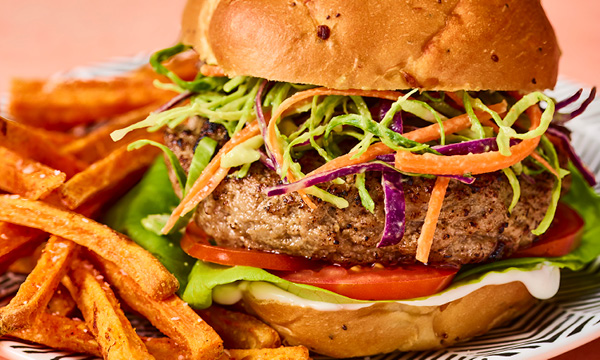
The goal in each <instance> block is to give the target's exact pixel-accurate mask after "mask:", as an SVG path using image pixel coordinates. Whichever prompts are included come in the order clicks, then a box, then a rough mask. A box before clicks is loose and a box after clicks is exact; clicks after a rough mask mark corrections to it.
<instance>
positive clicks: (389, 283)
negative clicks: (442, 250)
mask: <svg viewBox="0 0 600 360" xmlns="http://www.w3.org/2000/svg"><path fill="white" fill-rule="evenodd" d="M457 272H458V269H455V268H434V267H431V266H425V265H406V266H398V267H353V268H350V269H345V268H343V267H340V266H333V265H330V266H325V267H323V268H322V269H320V270H316V271H315V270H301V271H296V272H287V273H281V272H277V273H276V275H277V276H279V277H282V278H284V279H286V280H289V281H293V282H296V283H302V284H308V285H313V286H316V287H320V288H322V289H327V290H330V291H333V292H335V293H337V294H340V295H344V296H347V297H350V298H353V299H358V300H403V299H412V298H416V297H421V296H428V295H433V294H435V293H437V292H440V291H442V290H443V289H445V288H446V287H447V286H448V285H449V284H450V282H451V281H452V279H453V278H454V275H456V273H457Z"/></svg>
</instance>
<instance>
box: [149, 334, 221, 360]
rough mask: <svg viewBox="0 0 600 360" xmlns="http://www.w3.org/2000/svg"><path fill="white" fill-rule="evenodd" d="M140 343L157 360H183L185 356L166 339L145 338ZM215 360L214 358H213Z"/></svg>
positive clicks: (173, 343) (179, 348)
mask: <svg viewBox="0 0 600 360" xmlns="http://www.w3.org/2000/svg"><path fill="white" fill-rule="evenodd" d="M142 341H143V342H144V344H145V345H146V348H147V349H148V351H149V352H150V354H152V356H154V357H155V358H156V359H157V360H183V359H185V356H184V355H182V353H183V352H182V350H181V347H180V346H177V345H176V343H175V341H173V340H172V339H169V338H167V337H160V338H145V337H142ZM213 359H216V358H213Z"/></svg>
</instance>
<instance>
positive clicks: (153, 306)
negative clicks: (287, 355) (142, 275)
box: [97, 258, 223, 360]
mask: <svg viewBox="0 0 600 360" xmlns="http://www.w3.org/2000/svg"><path fill="white" fill-rule="evenodd" d="M97 260H98V263H99V265H100V268H101V270H102V272H103V273H104V274H105V276H106V277H107V279H108V281H109V282H110V283H111V284H112V285H113V286H114V287H115V288H116V289H117V293H118V294H119V295H120V296H121V298H122V299H123V301H125V302H126V303H127V304H128V305H129V306H131V308H132V309H133V310H135V311H137V312H139V313H140V314H142V315H144V316H145V317H146V318H147V319H148V320H150V322H151V323H152V325H154V326H155V327H156V328H157V329H158V330H160V331H161V332H162V333H164V334H165V335H167V336H168V337H170V338H171V339H173V341H175V343H177V344H179V345H180V346H181V347H182V348H183V349H184V350H185V352H184V353H185V354H186V355H187V358H189V359H207V360H208V359H215V358H216V357H218V356H219V355H220V354H221V352H222V351H223V342H222V341H221V338H219V335H217V333H216V332H215V331H214V330H213V329H212V328H211V327H210V326H208V324H206V322H204V320H202V319H201V318H200V316H198V314H196V313H195V312H194V310H192V309H191V308H190V307H189V306H188V305H187V304H186V303H184V302H183V301H182V300H181V299H180V298H179V297H178V296H177V295H173V296H171V297H169V298H167V299H164V300H160V301H157V300H154V299H152V298H150V297H149V296H147V295H145V294H143V293H142V292H141V291H140V290H141V289H140V288H139V286H138V285H137V284H136V283H135V281H133V279H131V278H130V277H129V276H127V275H126V274H124V273H123V272H122V271H121V270H120V269H119V268H118V267H117V266H116V265H114V264H112V263H110V262H108V261H106V260H103V259H100V258H97Z"/></svg>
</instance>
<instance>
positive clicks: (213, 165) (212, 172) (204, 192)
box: [162, 120, 260, 234]
mask: <svg viewBox="0 0 600 360" xmlns="http://www.w3.org/2000/svg"><path fill="white" fill-rule="evenodd" d="M259 134H260V125H259V124H258V121H257V120H254V121H253V122H251V123H250V124H248V125H246V127H245V128H243V129H242V130H241V131H240V132H238V133H237V134H235V135H234V136H233V137H232V138H231V139H230V140H229V141H228V142H227V143H226V144H225V145H223V147H222V148H221V150H219V152H218V153H217V155H215V156H214V157H213V159H212V160H211V161H210V163H208V165H207V166H206V168H205V169H204V171H202V174H201V175H200V177H199V178H198V180H196V182H195V183H194V185H192V187H191V188H190V190H189V191H188V193H187V195H186V196H185V197H184V198H183V199H182V200H181V203H180V204H179V205H178V206H177V207H176V208H175V210H173V213H171V217H169V221H167V224H166V225H165V227H164V228H163V229H162V233H163V234H167V233H168V232H169V231H170V230H171V229H172V228H173V226H174V225H175V223H176V222H177V220H178V219H179V218H180V217H181V216H183V215H185V214H187V213H188V212H190V211H192V210H193V209H194V207H196V205H198V204H199V203H200V201H202V200H203V199H204V198H205V197H207V196H208V195H209V194H210V193H211V192H213V190H214V189H215V188H216V187H217V186H218V185H219V183H220V182H221V181H223V179H225V177H226V176H227V173H229V168H222V167H221V158H222V157H223V155H225V154H227V153H228V152H229V151H231V149H233V148H234V147H236V146H237V145H239V144H241V143H243V142H244V141H246V140H248V139H250V138H252V137H254V136H256V135H259Z"/></svg>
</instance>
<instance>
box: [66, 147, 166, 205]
mask: <svg viewBox="0 0 600 360" xmlns="http://www.w3.org/2000/svg"><path fill="white" fill-rule="evenodd" d="M159 152H160V150H159V149H157V148H155V147H150V146H146V147H143V148H140V149H137V150H133V151H127V147H126V146H122V147H120V148H118V149H117V150H115V151H113V152H112V153H110V154H109V155H108V156H107V157H105V158H103V159H101V160H99V161H98V162H96V163H94V164H92V165H91V166H90V167H88V168H87V169H85V170H84V171H82V172H80V173H79V174H77V175H75V176H73V177H72V178H71V179H70V180H69V181H68V182H67V183H66V184H65V186H63V187H62V188H61V189H59V191H58V192H59V194H60V195H59V196H60V198H61V200H62V202H63V204H65V205H66V206H67V207H68V208H69V209H75V208H77V207H79V206H80V205H81V204H83V203H84V202H85V201H86V200H88V199H89V198H91V197H92V196H93V195H95V194H97V193H99V192H100V191H101V190H102V189H106V188H109V187H110V186H112V185H114V184H117V183H119V182H120V181H122V180H123V179H125V178H127V177H128V176H129V175H131V174H132V173H135V172H137V171H140V170H143V169H145V168H147V167H148V166H150V164H151V163H152V161H153V160H154V159H155V158H156V156H157V155H158V154H159Z"/></svg>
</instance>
